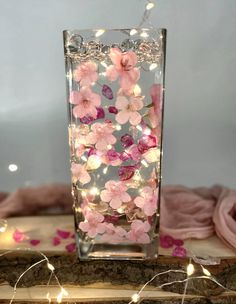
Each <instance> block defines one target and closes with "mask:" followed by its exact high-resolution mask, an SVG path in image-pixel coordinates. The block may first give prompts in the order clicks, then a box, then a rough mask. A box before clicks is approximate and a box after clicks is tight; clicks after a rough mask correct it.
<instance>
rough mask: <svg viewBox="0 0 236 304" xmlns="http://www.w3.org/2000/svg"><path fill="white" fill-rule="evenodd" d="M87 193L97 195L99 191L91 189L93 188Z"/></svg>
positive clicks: (95, 188) (94, 188)
mask: <svg viewBox="0 0 236 304" xmlns="http://www.w3.org/2000/svg"><path fill="white" fill-rule="evenodd" d="M89 193H90V194H91V195H98V194H99V190H98V188H97V187H93V188H91V189H90V191H89Z"/></svg>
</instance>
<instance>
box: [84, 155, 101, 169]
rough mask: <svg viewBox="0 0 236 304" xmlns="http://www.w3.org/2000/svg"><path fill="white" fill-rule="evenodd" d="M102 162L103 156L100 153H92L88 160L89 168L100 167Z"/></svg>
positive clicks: (87, 167)
mask: <svg viewBox="0 0 236 304" xmlns="http://www.w3.org/2000/svg"><path fill="white" fill-rule="evenodd" d="M101 164H102V161H101V158H100V157H99V156H98V155H91V156H89V158H88V161H87V166H86V169H87V170H95V169H98V168H99V167H100V166H101Z"/></svg>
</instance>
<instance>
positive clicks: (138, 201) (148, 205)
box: [134, 186, 157, 216]
mask: <svg viewBox="0 0 236 304" xmlns="http://www.w3.org/2000/svg"><path fill="white" fill-rule="evenodd" d="M134 203H135V205H136V206H137V207H139V208H141V209H142V210H143V212H144V213H145V214H146V215H147V216H151V215H153V214H155V213H156V209H157V191H156V190H153V189H152V188H150V187H148V186H146V187H144V188H143V189H142V192H141V195H140V196H138V197H136V198H135V200H134Z"/></svg>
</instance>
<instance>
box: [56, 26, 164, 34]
mask: <svg viewBox="0 0 236 304" xmlns="http://www.w3.org/2000/svg"><path fill="white" fill-rule="evenodd" d="M99 30H104V31H131V30H137V31H153V30H154V31H156V30H158V31H166V30H167V29H166V28H162V27H130V28H87V29H86V28H85V29H78V28H74V29H65V30H63V31H62V32H63V33H75V32H85V31H94V32H97V31H99Z"/></svg>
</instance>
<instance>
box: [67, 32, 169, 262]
mask: <svg viewBox="0 0 236 304" xmlns="http://www.w3.org/2000/svg"><path fill="white" fill-rule="evenodd" d="M63 33H64V49H65V64H66V80H67V104H68V113H69V126H68V129H69V146H70V160H71V174H72V195H73V199H74V215H75V228H76V239H77V247H78V253H79V257H80V259H81V260H89V259H153V258H156V257H157V254H158V232H159V202H160V187H161V157H162V124H163V99H164V67H165V42H166V31H165V30H164V29H132V30H131V29H118V30H81V31H80V30H72V31H64V32H63Z"/></svg>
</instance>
